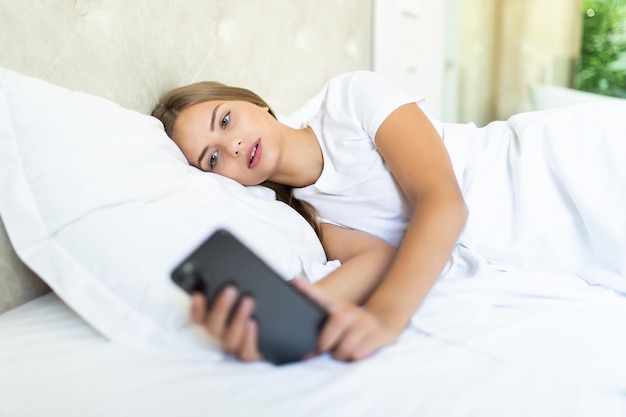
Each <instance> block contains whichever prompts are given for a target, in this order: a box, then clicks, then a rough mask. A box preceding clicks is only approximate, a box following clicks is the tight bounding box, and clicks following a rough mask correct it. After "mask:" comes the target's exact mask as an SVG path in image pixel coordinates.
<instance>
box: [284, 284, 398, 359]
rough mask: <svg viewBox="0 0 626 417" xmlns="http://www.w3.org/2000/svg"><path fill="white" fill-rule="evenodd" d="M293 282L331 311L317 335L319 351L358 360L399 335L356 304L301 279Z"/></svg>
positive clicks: (390, 342)
mask: <svg viewBox="0 0 626 417" xmlns="http://www.w3.org/2000/svg"><path fill="white" fill-rule="evenodd" d="M292 282H293V284H294V286H295V287H296V288H297V289H298V290H300V291H301V292H302V293H304V294H305V295H307V296H308V297H309V298H311V299H312V300H313V301H315V302H317V303H318V304H320V305H321V306H322V307H323V308H325V309H326V311H328V313H329V314H330V316H329V318H328V321H327V322H326V324H325V325H324V328H323V329H322V331H321V333H320V335H319V337H318V350H319V352H320V353H323V352H329V353H330V354H331V355H332V356H333V358H335V359H337V360H342V361H357V360H360V359H363V358H366V357H368V356H370V355H371V354H372V353H374V352H376V351H377V350H379V349H381V348H383V347H385V346H388V345H391V344H393V343H394V342H395V341H396V339H397V338H398V336H399V335H400V333H399V332H394V331H393V330H391V329H390V328H389V327H388V326H386V325H385V323H383V322H382V321H381V320H380V319H379V318H378V317H376V316H375V315H373V314H371V313H370V312H368V311H367V310H365V309H362V308H359V307H358V306H357V305H356V304H353V303H351V302H349V301H346V300H341V299H339V298H337V297H332V296H329V295H328V294H327V293H325V292H324V291H323V290H322V289H320V288H318V287H315V286H313V285H312V284H310V283H308V282H306V281H304V280H299V279H295V280H293V281H292Z"/></svg>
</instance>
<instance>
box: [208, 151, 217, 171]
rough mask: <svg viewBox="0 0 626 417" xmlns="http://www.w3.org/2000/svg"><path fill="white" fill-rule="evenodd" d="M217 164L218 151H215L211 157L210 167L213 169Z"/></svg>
mask: <svg viewBox="0 0 626 417" xmlns="http://www.w3.org/2000/svg"><path fill="white" fill-rule="evenodd" d="M215 164H217V151H215V152H213V153H212V154H211V156H210V157H209V168H211V169H213V168H214V167H215Z"/></svg>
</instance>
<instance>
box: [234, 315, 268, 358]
mask: <svg viewBox="0 0 626 417" xmlns="http://www.w3.org/2000/svg"><path fill="white" fill-rule="evenodd" d="M257 346H258V326H257V324H256V322H255V321H254V320H252V319H250V320H248V321H247V322H246V331H245V333H244V340H243V344H242V346H241V350H240V351H239V359H240V360H242V361H244V362H254V361H260V360H262V359H263V356H261V353H259V349H258V347H257Z"/></svg>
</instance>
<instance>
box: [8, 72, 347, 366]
mask: <svg viewBox="0 0 626 417" xmlns="http://www.w3.org/2000/svg"><path fill="white" fill-rule="evenodd" d="M0 87H1V89H0V92H1V95H0V213H2V218H3V220H4V223H5V226H6V229H7V232H8V235H9V237H10V239H11V242H12V244H13V246H14V248H15V250H16V252H17V253H18V255H19V256H20V257H21V258H22V260H23V261H24V262H25V263H26V264H27V265H28V266H29V267H30V268H32V269H33V270H34V271H35V272H36V273H37V274H38V275H39V276H40V277H41V278H42V279H43V280H44V281H45V282H46V283H47V284H48V285H50V287H51V288H52V289H53V290H54V291H55V292H56V293H57V294H58V295H59V297H60V298H62V299H63V300H64V301H65V302H66V303H67V304H68V305H69V306H70V307H71V308H72V309H74V310H75V311H76V312H77V313H78V314H79V315H80V316H82V317H83V318H84V319H85V320H86V321H87V322H88V323H90V324H91V325H92V326H93V327H95V328H96V329H97V330H98V331H100V332H101V333H102V334H103V335H104V336H106V337H108V338H110V339H112V340H114V341H117V342H120V343H123V344H125V345H127V346H130V347H134V348H137V349H140V350H142V351H149V352H157V353H170V354H177V355H186V356H189V355H197V354H201V355H203V356H204V355H205V354H206V353H207V352H209V354H211V353H210V352H213V354H215V352H217V351H216V350H211V349H206V348H205V346H206V343H207V340H208V339H207V338H206V337H204V336H201V335H200V334H199V332H196V331H194V329H193V326H189V325H188V303H189V298H188V297H187V296H186V295H185V294H184V293H183V292H182V291H180V290H179V289H178V288H177V287H176V286H175V285H174V284H173V283H172V282H171V280H170V278H169V273H170V271H171V269H172V268H173V267H174V265H175V264H177V263H178V262H179V261H180V260H181V259H182V258H183V257H184V256H185V255H187V254H188V253H189V252H190V251H191V250H192V249H193V248H195V247H196V246H197V245H198V244H199V243H200V242H201V241H202V240H203V239H204V238H206V237H207V236H208V235H209V234H210V233H211V232H213V231H214V230H215V229H216V228H218V227H225V228H227V229H229V230H231V231H232V232H233V233H234V234H235V235H237V236H239V237H240V238H241V239H242V240H243V241H244V242H245V243H246V244H248V245H249V246H250V247H251V248H252V249H253V250H254V251H256V252H257V253H258V254H259V255H261V256H262V257H263V258H264V259H265V260H266V261H267V262H268V263H269V264H270V265H271V266H272V267H274V268H275V269H276V270H277V271H278V272H280V273H281V274H282V275H283V276H284V277H286V278H291V277H294V276H297V275H308V276H309V277H310V278H311V279H318V278H319V277H320V276H322V275H324V274H326V273H327V272H329V271H330V270H331V269H332V268H333V267H334V266H335V265H334V264H333V263H328V264H327V263H326V260H325V256H324V252H323V250H322V247H321V244H320V243H319V240H318V239H317V237H316V236H315V233H314V232H313V230H312V228H311V227H310V226H309V225H308V224H307V223H306V221H305V220H304V219H303V218H302V217H300V216H299V215H298V214H297V213H296V212H295V211H293V210H292V209H291V208H290V207H288V206H287V205H285V204H283V203H281V202H278V201H275V200H274V199H273V198H270V199H268V198H267V194H264V193H262V192H261V193H259V192H258V191H259V190H250V189H247V188H245V187H242V186H241V185H239V184H237V183H236V182H234V181H231V180H228V179H226V178H222V177H218V176H215V175H212V174H207V173H203V172H201V171H199V170H197V169H195V168H193V167H191V166H189V165H188V164H187V162H186V160H185V158H184V157H183V155H182V153H181V152H180V151H179V150H178V148H177V147H176V146H175V145H174V143H173V142H172V141H171V140H170V139H169V138H167V136H166V135H165V133H164V131H163V127H162V125H161V123H160V122H159V121H158V120H156V119H155V118H153V117H151V116H147V115H143V114H140V113H138V112H135V111H131V110H128V109H124V108H122V107H120V106H119V105H117V104H115V103H112V102H110V101H107V100H105V99H102V98H99V97H95V96H91V95H87V94H83V93H79V92H72V91H69V90H66V89H64V88H61V87H58V86H54V85H51V84H49V83H47V82H45V81H42V80H38V79H34V78H30V77H26V76H23V75H20V74H17V73H15V72H11V71H8V70H4V69H0Z"/></svg>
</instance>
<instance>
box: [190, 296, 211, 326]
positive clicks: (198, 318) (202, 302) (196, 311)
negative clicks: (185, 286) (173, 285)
mask: <svg viewBox="0 0 626 417" xmlns="http://www.w3.org/2000/svg"><path fill="white" fill-rule="evenodd" d="M206 313H207V309H206V298H205V297H204V295H202V294H201V293H199V292H196V293H193V294H192V295H191V320H192V321H193V322H194V323H198V324H203V323H204V321H205V320H206Z"/></svg>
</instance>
